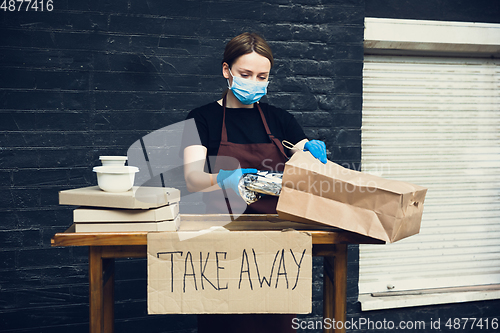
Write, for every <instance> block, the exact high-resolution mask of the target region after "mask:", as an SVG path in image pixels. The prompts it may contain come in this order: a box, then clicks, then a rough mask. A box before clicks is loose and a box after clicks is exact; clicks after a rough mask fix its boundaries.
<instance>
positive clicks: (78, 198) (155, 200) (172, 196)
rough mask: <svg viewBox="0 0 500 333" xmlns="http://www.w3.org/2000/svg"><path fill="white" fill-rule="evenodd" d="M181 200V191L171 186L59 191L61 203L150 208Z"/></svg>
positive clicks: (92, 187) (96, 187) (86, 188)
mask: <svg viewBox="0 0 500 333" xmlns="http://www.w3.org/2000/svg"><path fill="white" fill-rule="evenodd" d="M179 201H180V191H179V190H178V189H175V188H171V187H135V186H134V187H133V188H132V190H130V191H127V192H120V193H112V192H105V191H102V190H101V189H100V188H99V187H98V186H90V187H82V188H77V189H71V190H65V191H60V192H59V204H60V205H74V206H90V207H108V208H126V209H149V208H157V207H161V206H166V205H169V204H173V203H176V202H179Z"/></svg>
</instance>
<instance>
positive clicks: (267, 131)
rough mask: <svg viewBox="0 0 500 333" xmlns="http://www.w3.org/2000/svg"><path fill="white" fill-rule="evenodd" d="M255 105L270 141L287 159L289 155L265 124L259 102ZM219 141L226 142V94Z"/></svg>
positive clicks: (223, 100)
mask: <svg viewBox="0 0 500 333" xmlns="http://www.w3.org/2000/svg"><path fill="white" fill-rule="evenodd" d="M255 104H256V105H257V109H259V113H260V118H261V119H262V123H263V124H264V128H265V129H266V133H267V135H268V136H269V139H271V142H272V143H274V144H275V145H276V147H277V148H278V150H279V151H280V152H281V154H282V155H283V156H284V157H285V158H286V159H287V160H288V159H289V157H288V156H287V155H286V153H285V149H283V145H282V144H281V142H280V140H278V139H277V138H276V137H274V135H272V134H271V130H270V129H269V126H267V121H266V117H264V112H262V109H261V108H260V105H259V103H255ZM220 141H221V142H227V129H226V95H224V97H223V98H222V131H221V135H220Z"/></svg>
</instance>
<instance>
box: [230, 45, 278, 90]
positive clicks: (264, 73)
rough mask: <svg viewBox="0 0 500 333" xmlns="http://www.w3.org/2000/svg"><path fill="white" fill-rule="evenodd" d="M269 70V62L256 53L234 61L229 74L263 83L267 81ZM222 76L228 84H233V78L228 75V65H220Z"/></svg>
mask: <svg viewBox="0 0 500 333" xmlns="http://www.w3.org/2000/svg"><path fill="white" fill-rule="evenodd" d="M270 70H271V62H270V61H269V59H267V58H266V57H264V56H261V55H260V54H258V53H257V52H252V53H247V54H244V55H242V56H241V57H239V58H238V59H236V61H235V62H234V63H233V66H232V67H231V73H233V75H234V76H239V77H242V78H244V79H249V80H254V81H260V82H265V81H267V80H269V72H270ZM222 75H223V76H224V77H225V78H226V79H228V80H229V84H230V85H231V84H232V83H233V77H232V76H231V74H230V73H229V65H228V64H227V63H224V64H223V65H222Z"/></svg>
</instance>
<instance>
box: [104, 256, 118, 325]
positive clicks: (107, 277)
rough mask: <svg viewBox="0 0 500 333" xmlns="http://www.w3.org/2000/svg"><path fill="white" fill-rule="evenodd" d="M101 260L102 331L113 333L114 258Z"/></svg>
mask: <svg viewBox="0 0 500 333" xmlns="http://www.w3.org/2000/svg"><path fill="white" fill-rule="evenodd" d="M102 262H103V268H104V270H103V276H104V277H103V284H104V286H103V310H104V332H106V333H108V332H109V333H113V332H114V326H115V259H114V258H107V259H104V258H103V259H102Z"/></svg>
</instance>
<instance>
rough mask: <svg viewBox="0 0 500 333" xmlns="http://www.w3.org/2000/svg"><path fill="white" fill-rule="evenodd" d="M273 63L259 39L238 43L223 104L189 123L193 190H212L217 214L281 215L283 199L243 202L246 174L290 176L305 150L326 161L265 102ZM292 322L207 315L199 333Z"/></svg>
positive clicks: (265, 328)
mask: <svg viewBox="0 0 500 333" xmlns="http://www.w3.org/2000/svg"><path fill="white" fill-rule="evenodd" d="M273 63H274V59H273V55H272V52H271V49H270V47H269V45H268V44H267V43H266V42H265V40H264V39H263V38H262V37H260V36H259V35H257V34H254V33H243V34H241V35H239V36H237V37H235V38H233V39H232V40H231V41H230V42H229V43H228V44H227V45H226V48H225V51H224V58H223V60H222V75H223V76H224V78H226V79H227V81H228V89H227V90H226V91H225V93H224V95H223V98H222V99H220V100H218V101H216V102H212V103H210V104H207V105H204V106H202V107H200V108H197V109H194V110H192V111H191V112H190V113H189V115H188V117H187V118H188V119H191V118H193V119H194V120H195V123H196V126H197V129H198V134H199V136H200V140H201V145H191V146H188V147H186V148H185V150H184V164H185V166H184V174H185V178H186V184H187V187H188V189H189V190H190V191H192V192H199V191H202V192H207V193H205V196H204V201H205V203H206V204H207V212H209V213H225V214H227V213H235V212H240V213H241V212H244V213H260V214H276V204H277V197H274V196H264V197H263V198H261V199H260V200H258V201H257V202H255V203H253V204H251V205H249V206H247V205H246V204H245V202H244V201H243V200H242V199H241V198H240V197H239V191H238V188H237V186H238V182H239V180H240V178H241V176H242V174H245V173H255V172H257V170H268V171H283V169H284V164H285V162H286V161H287V159H288V156H289V155H291V154H293V153H294V152H295V151H297V150H299V149H303V150H308V151H310V152H311V153H312V154H313V155H314V156H315V157H316V158H318V159H319V160H320V161H321V162H323V163H326V148H325V144H324V143H323V142H322V141H318V140H312V141H308V140H307V138H306V136H305V134H304V131H303V130H302V128H301V127H300V125H299V124H298V123H297V121H296V120H295V118H294V117H293V115H292V114H290V113H288V112H287V111H284V110H282V109H279V108H276V107H273V106H271V105H268V104H266V103H259V100H260V98H261V97H262V96H264V95H265V94H266V92H267V85H268V83H269V72H270V70H271V67H272V66H273ZM283 140H287V141H289V142H292V143H295V146H294V148H293V149H291V150H290V151H287V150H286V149H285V148H284V147H283V144H282V141H283ZM287 153H288V154H287ZM210 156H217V158H216V159H215V160H213V159H210V158H207V157H210ZM222 190H224V195H223V193H222V192H223V191H222ZM221 198H227V200H224V199H222V200H221ZM292 319H293V315H262V314H261V315H253V314H250V315H200V316H198V332H200V333H204V332H219V333H221V332H239V333H243V332H293V330H292V328H291V326H292Z"/></svg>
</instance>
